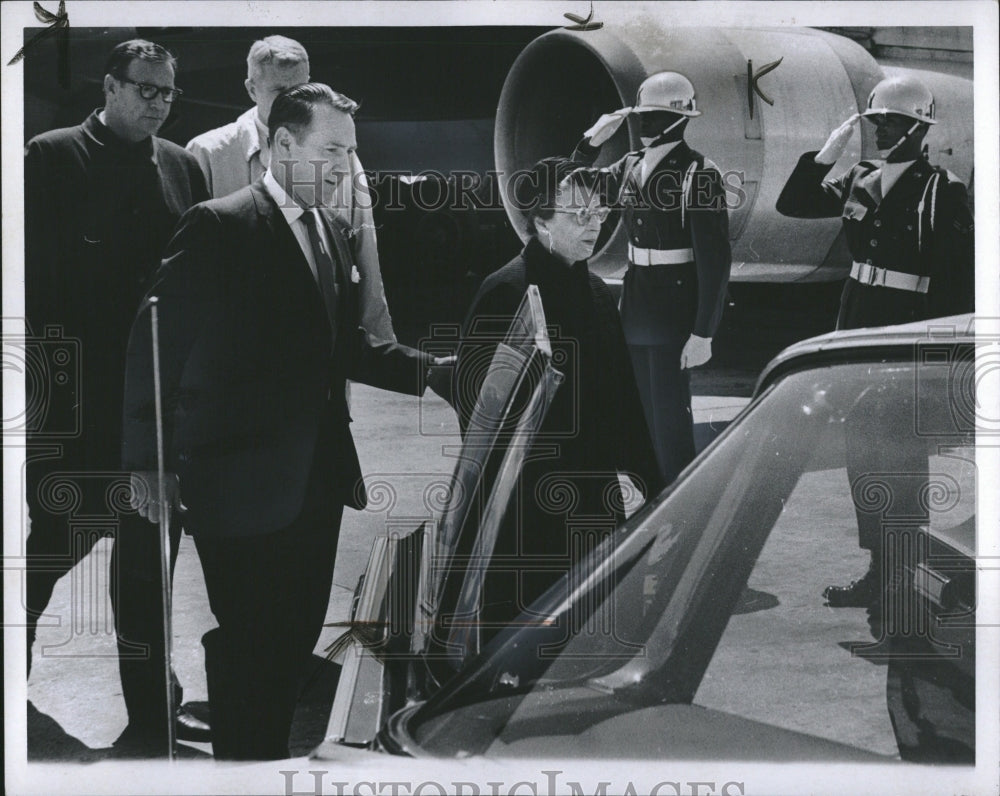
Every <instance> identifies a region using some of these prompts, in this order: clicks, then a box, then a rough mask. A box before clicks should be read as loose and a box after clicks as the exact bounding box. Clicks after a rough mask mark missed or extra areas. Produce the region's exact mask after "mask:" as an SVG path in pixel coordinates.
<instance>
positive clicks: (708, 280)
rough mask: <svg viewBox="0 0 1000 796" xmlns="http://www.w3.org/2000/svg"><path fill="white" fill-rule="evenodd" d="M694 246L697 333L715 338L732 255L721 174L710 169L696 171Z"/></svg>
mask: <svg viewBox="0 0 1000 796" xmlns="http://www.w3.org/2000/svg"><path fill="white" fill-rule="evenodd" d="M690 204H691V209H690V215H689V218H690V226H691V246H692V248H693V249H694V261H695V267H696V268H697V270H698V311H697V313H696V315H695V321H694V329H693V332H694V334H696V335H698V336H699V337H712V336H713V335H714V334H715V332H716V330H717V329H718V328H719V322H720V321H721V319H722V309H723V306H724V304H725V300H726V287H727V285H728V284H729V270H730V266H731V265H732V261H733V257H732V251H731V249H730V246H729V213H728V211H727V209H726V194H725V191H724V190H723V185H722V175H721V174H719V172H718V171H717V170H716V169H712V168H708V169H703V170H699V171H696V172H695V173H694V179H693V184H692V188H691V198H690Z"/></svg>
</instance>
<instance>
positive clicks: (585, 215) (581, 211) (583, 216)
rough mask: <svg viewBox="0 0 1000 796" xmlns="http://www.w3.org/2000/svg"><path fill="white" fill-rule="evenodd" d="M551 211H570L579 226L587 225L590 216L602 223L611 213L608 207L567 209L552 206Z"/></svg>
mask: <svg viewBox="0 0 1000 796" xmlns="http://www.w3.org/2000/svg"><path fill="white" fill-rule="evenodd" d="M552 212H553V213H572V214H573V215H574V216H576V223H577V224H579V225H580V226H581V227H585V226H587V222H588V221H590V218H591V216H593V217H594V218H596V219H597V220H598V221H599V222H600V223H602V224H603V223H604V222H605V221H607V220H608V216H609V215H611V208H610V207H594V208H591V207H580V208H578V209H576V210H569V209H567V208H562V207H554V208H552Z"/></svg>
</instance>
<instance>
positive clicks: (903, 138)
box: [882, 122, 921, 163]
mask: <svg viewBox="0 0 1000 796" xmlns="http://www.w3.org/2000/svg"><path fill="white" fill-rule="evenodd" d="M920 125H921V122H914V123H913V126H912V127H911V128H910V129H909V130H907V131H906V132H905V133H903V135H902V136H900V138H899V140H898V141H897V142H896V143H895V144H893V145H892V149H890V150H889V151H888V152H886V153H885V154H884V155H883V156H882V157H883V159H884V160H885V161H886V162H887V163H888V162H889V158H890V157H892V153H893V152H895V151H896V150H897V149H899V148H900V147H901V146H902V145H903V142H904V141H906V139H907V138H909V137H910V136H911V135H913V133H914V131H915V130H916V129H917V128H918V127H920Z"/></svg>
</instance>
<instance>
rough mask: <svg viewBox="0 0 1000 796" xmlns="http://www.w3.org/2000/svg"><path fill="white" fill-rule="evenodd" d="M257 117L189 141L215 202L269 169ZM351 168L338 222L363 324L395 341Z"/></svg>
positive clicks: (363, 187) (363, 191) (368, 215)
mask: <svg viewBox="0 0 1000 796" xmlns="http://www.w3.org/2000/svg"><path fill="white" fill-rule="evenodd" d="M256 113H257V109H256V108H255V107H254V108H250V110H248V111H246V112H245V113H243V114H241V115H240V116H239V118H238V119H236V121H235V122H231V123H230V124H227V125H224V126H223V127H219V128H217V129H215V130H209V131H208V132H207V133H202V134H201V135H199V136H197V137H195V138H192V139H191V140H190V141H189V142H188V145H187V149H188V151H189V152H191V153H192V154H193V155H194V156H195V157H196V158H197V159H198V163H199V164H200V165H201V168H202V171H203V172H204V173H205V179H206V180H207V181H208V190H209V193H210V194H211V195H212V196H214V197H215V198H217V199H218V198H220V197H223V196H227V195H228V194H231V193H233V192H234V191H238V190H239V189H240V188H245V187H246V186H248V185H250V184H251V183H252V182H254V181H255V180H257V179H259V178H260V177H261V176H263V174H264V172H265V171H266V170H267V166H268V164H267V163H264V162H263V161H262V158H261V141H260V134H259V133H258V131H257V124H256V122H255V121H254V116H255V114H256ZM351 168H352V171H353V173H354V175H356V176H354V177H353V179H354V180H355V184H356V186H357V188H356V190H355V193H354V196H353V200H354V206H353V207H352V208H351V209H350V210H349V211H346V210H345V211H343V213H342V218H343V220H344V221H347V222H348V223H349V226H350V231H349V232H348V238H349V240H350V245H351V248H352V250H353V254H354V260H355V263H356V264H357V266H358V273H359V275H360V277H361V282H360V283H359V295H360V301H361V325H362V326H363V327H364V328H365V329H366V330H367V331H368V333H369V334H370V335H372V336H373V337H375V338H378V339H380V340H391V341H395V339H396V336H395V333H394V332H393V329H392V318H391V317H390V316H389V307H388V305H387V304H386V300H385V291H384V290H383V287H382V272H381V270H380V268H379V259H378V241H377V240H376V237H375V221H374V219H373V217H372V208H371V198H370V196H369V194H368V190H367V189H368V183H367V180H366V179H365V174H364V168H363V167H362V165H361V161H360V160H359V159H358V157H357V155H353V156H352V158H351Z"/></svg>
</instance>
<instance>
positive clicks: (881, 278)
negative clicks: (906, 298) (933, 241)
mask: <svg viewBox="0 0 1000 796" xmlns="http://www.w3.org/2000/svg"><path fill="white" fill-rule="evenodd" d="M851 279H857V280H858V281H859V282H860V283H861V284H862V285H873V286H875V287H891V288H895V289H896V290H909V291H912V292H913V293H926V292H927V288H928V287H930V284H931V278H930V277H929V276H917V275H916V274H904V273H903V272H902V271H890V270H889V269H888V268H878V267H877V266H874V265H869V264H868V263H857V262H856V263H854V265H852V266H851Z"/></svg>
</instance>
